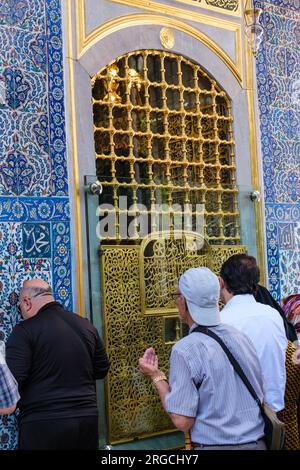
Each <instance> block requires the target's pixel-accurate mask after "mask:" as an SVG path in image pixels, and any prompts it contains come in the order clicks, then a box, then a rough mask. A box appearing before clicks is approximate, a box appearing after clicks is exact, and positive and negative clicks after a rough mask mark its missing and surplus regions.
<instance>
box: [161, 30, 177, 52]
mask: <svg viewBox="0 0 300 470" xmlns="http://www.w3.org/2000/svg"><path fill="white" fill-rule="evenodd" d="M159 39H160V42H161V44H162V46H163V47H165V48H166V49H172V48H173V47H174V45H175V37H174V33H173V31H172V30H171V29H169V28H161V30H160V33H159Z"/></svg>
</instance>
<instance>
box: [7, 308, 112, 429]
mask: <svg viewBox="0 0 300 470" xmlns="http://www.w3.org/2000/svg"><path fill="white" fill-rule="evenodd" d="M6 360H7V364H8V366H9V368H10V370H11V371H12V373H13V375H14V376H15V378H16V380H17V382H18V384H19V392H20V395H21V399H20V401H19V404H18V406H19V409H20V414H19V418H18V419H19V421H21V422H29V421H35V420H38V419H50V418H51V419H56V418H71V417H80V416H95V415H97V401H96V389H95V380H96V379H101V378H103V377H105V375H106V374H107V371H108V368H109V364H108V358H107V355H106V352H105V350H104V346H103V343H102V341H101V339H100V337H99V334H98V332H97V330H96V328H95V327H94V326H93V325H92V324H91V323H90V322H89V321H88V320H87V319H84V318H82V317H80V316H79V315H76V314H75V313H71V312H68V311H66V310H64V309H63V307H62V306H61V305H60V304H59V303H58V302H50V303H48V304H47V305H45V306H44V307H42V308H41V309H40V310H39V312H38V313H37V314H36V315H35V316H34V317H32V318H29V319H28V320H25V321H23V322H22V323H20V324H19V325H17V326H16V327H15V328H14V330H13V332H12V334H11V336H10V337H9V339H8V342H7V346H6Z"/></svg>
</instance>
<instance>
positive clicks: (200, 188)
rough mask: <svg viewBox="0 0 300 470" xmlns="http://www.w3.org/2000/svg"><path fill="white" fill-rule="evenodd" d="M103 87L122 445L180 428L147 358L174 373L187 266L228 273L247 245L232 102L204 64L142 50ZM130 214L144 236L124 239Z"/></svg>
mask: <svg viewBox="0 0 300 470" xmlns="http://www.w3.org/2000/svg"><path fill="white" fill-rule="evenodd" d="M92 96H93V111H94V136H95V150H96V167H97V177H98V179H99V180H100V181H101V183H102V185H103V188H104V189H103V193H102V195H101V199H100V202H101V203H109V204H111V209H107V213H109V212H110V211H111V212H114V214H115V215H116V219H115V233H114V235H107V236H104V237H102V239H101V250H100V253H101V290H102V309H103V321H104V332H105V343H106V348H107V351H108V354H109V357H110V363H111V368H110V373H109V375H108V378H107V380H106V404H107V418H108V420H107V421H108V442H110V443H116V442H121V441H128V440H132V439H135V438H137V437H143V436H146V435H148V436H149V435H154V434H161V433H164V432H167V431H170V430H171V429H173V428H172V424H171V422H170V420H169V418H168V416H167V415H166V414H165V413H164V412H163V409H162V407H161V404H160V401H159V400H158V398H157V394H156V392H155V390H154V389H153V388H152V387H151V384H149V383H148V382H147V380H146V379H144V378H143V377H142V376H141V374H140V373H139V372H138V368H137V361H138V358H139V357H140V356H141V355H142V354H143V352H144V350H145V349H146V348H147V347H149V346H150V345H152V346H153V347H154V348H155V350H156V352H157V354H158V357H159V361H160V367H161V369H162V370H165V371H166V372H167V370H168V364H169V356H170V351H171V347H172V344H173V343H174V342H175V341H176V340H178V339H179V338H180V336H181V327H180V324H179V322H178V319H177V313H176V309H175V303H174V300H173V299H172V293H174V290H175V286H176V283H177V279H178V277H179V275H180V274H181V273H182V272H184V271H185V270H186V269H188V268H189V267H195V266H200V265H202V266H203V265H205V266H209V267H210V268H211V269H212V270H213V271H214V272H216V273H218V272H219V270H220V267H221V265H222V263H223V262H224V261H225V259H227V258H228V257H229V256H231V255H232V254H234V253H238V252H244V251H245V247H244V246H242V245H239V241H240V235H239V214H238V205H237V193H238V191H237V187H236V183H235V163H234V140H233V135H232V115H231V105H230V101H229V99H228V97H227V95H226V93H225V92H224V91H223V90H222V89H221V88H220V87H219V85H218V84H217V83H216V82H215V81H214V80H213V79H212V78H211V77H210V76H209V75H208V74H207V73H206V72H205V71H204V70H202V68H201V67H200V66H199V65H197V64H195V63H193V62H191V61H189V60H187V59H185V58H184V57H181V56H178V55H175V54H172V53H169V52H162V51H153V50H147V51H138V52H132V53H129V54H127V55H125V56H123V57H120V58H119V59H117V60H116V61H114V62H113V63H111V64H110V65H108V66H107V67H106V68H105V69H103V70H102V71H100V72H99V73H98V74H97V75H96V76H95V77H94V79H93V82H92ZM121 196H126V197H127V199H128V201H127V207H123V205H121V204H120V197H121ZM139 204H143V208H141V206H139ZM157 204H163V211H164V212H165V213H168V214H169V216H170V229H171V230H170V231H169V235H170V236H169V237H164V236H163V235H164V234H163V233H161V232H162V230H163V229H162V228H161V227H160V226H159V225H157V218H156V210H157V206H156V205H157ZM174 204H178V206H179V207H180V209H178V206H177V209H176V212H174ZM187 205H189V206H190V209H189V210H190V212H191V214H192V216H193V218H192V222H191V226H190V227H189V228H188V229H187V227H183V228H184V231H183V232H181V235H180V233H178V232H177V229H176V222H177V221H178V220H182V219H183V218H184V215H185V214H184V209H185V207H186V206H187ZM130 206H131V207H130ZM124 215H125V216H126V217H127V225H128V226H129V225H130V224H131V225H132V224H133V225H134V228H135V231H134V235H135V236H134V237H133V238H135V241H136V242H138V243H135V244H132V243H131V241H130V240H129V236H128V233H127V232H126V234H125V236H124V227H122V220H123V221H124V219H122V217H123V216H124ZM139 215H145V216H146V217H148V218H149V219H151V228H150V230H149V233H147V236H146V237H145V238H144V237H140V236H139V233H138V228H139V227H138V223H139V222H138V220H137V219H136V216H139ZM197 216H200V217H201V216H203V218H204V229H203V233H195V229H196V225H195V219H196V217H197ZM122 230H123V232H122ZM157 232H158V233H157ZM176 235H178V236H177V237H176ZM142 238H143V240H142ZM122 241H123V243H122Z"/></svg>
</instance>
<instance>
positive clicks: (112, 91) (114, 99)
mask: <svg viewBox="0 0 300 470" xmlns="http://www.w3.org/2000/svg"><path fill="white" fill-rule="evenodd" d="M118 73H119V69H118V67H117V65H116V64H113V65H110V66H108V67H107V80H106V89H107V94H106V95H105V96H104V101H109V102H111V103H120V102H121V97H120V96H119V95H118V93H117V90H118V88H119V82H118V81H117V78H118Z"/></svg>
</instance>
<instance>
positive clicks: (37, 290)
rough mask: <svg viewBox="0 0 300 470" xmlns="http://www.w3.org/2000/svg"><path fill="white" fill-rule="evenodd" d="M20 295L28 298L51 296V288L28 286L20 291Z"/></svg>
mask: <svg viewBox="0 0 300 470" xmlns="http://www.w3.org/2000/svg"><path fill="white" fill-rule="evenodd" d="M21 294H22V295H24V294H25V295H26V294H27V295H28V297H37V296H39V295H53V292H52V288H51V286H48V287H37V286H28V287H23V288H22V289H21Z"/></svg>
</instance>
